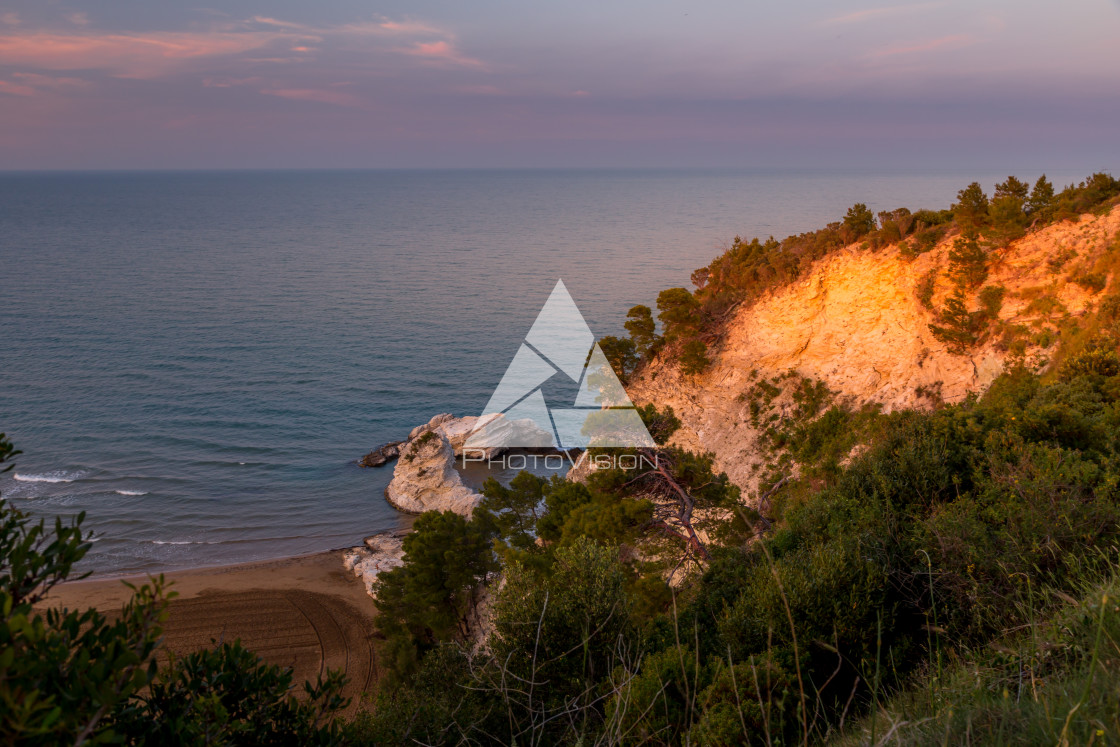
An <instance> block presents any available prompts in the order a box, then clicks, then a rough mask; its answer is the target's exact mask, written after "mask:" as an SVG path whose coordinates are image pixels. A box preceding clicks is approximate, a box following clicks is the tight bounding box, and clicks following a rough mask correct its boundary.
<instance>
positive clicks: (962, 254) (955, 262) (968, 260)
mask: <svg viewBox="0 0 1120 747" xmlns="http://www.w3.org/2000/svg"><path fill="white" fill-rule="evenodd" d="M949 277H950V278H952V279H953V282H955V283H956V284H957V286H958V287H960V288H964V289H972V288H979V287H980V285H982V284H983V282H984V281H985V280H986V279H987V278H988V255H987V253H985V252H984V250H983V249H981V248H980V243H979V242H978V241H977V240H976V236H975V235H964V236H961V237H959V238H957V240H956V241H954V242H953V248H952V249H950V250H949Z"/></svg>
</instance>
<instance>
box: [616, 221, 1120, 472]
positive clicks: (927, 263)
mask: <svg viewBox="0 0 1120 747" xmlns="http://www.w3.org/2000/svg"><path fill="white" fill-rule="evenodd" d="M1118 233H1120V208H1115V209H1113V210H1112V212H1111V213H1109V214H1106V215H1103V216H1091V215H1085V216H1082V217H1081V219H1080V220H1078V221H1066V222H1063V223H1059V224H1055V225H1052V226H1049V227H1047V228H1044V229H1042V230H1040V231H1038V232H1036V233H1033V234H1031V235H1029V236H1027V237H1025V238H1023V239H1020V240H1019V241H1017V242H1015V243H1013V244H1012V245H1011V246H1010V247H1008V248H1006V249H1003V250H1000V251H998V252H996V253H994V254H993V256H992V258H991V261H990V263H989V276H988V280H987V281H986V284H988V285H1002V286H1004V287H1005V288H1006V291H1007V292H1006V296H1005V298H1004V302H1003V307H1002V309H1001V311H1000V313H999V318H1000V320H1001V321H1002V322H1006V323H1007V324H1012V325H1023V326H1024V327H1025V328H1026V330H1027V332H1029V333H1035V334H1034V336H1035V338H1036V339H1035V341H1034V342H1033V344H1032V346H1031V347H1029V348H1028V351H1027V357H1028V358H1034V359H1036V360H1038V361H1039V362H1040V363H1042V362H1043V361H1044V360H1045V359H1046V357H1047V354H1048V352H1050V351H1049V350H1048V347H1047V346H1048V345H1049V344H1050V343H1048V342H1047V340H1046V339H1045V338H1046V335H1045V334H1038V333H1042V332H1044V330H1046V329H1048V328H1053V327H1054V326H1055V325H1056V324H1057V323H1058V321H1059V320H1060V319H1059V318H1061V317H1064V318H1069V317H1072V318H1077V317H1080V316H1084V315H1086V314H1088V313H1091V311H1092V310H1093V308H1094V306H1095V303H1096V301H1097V299H1098V298H1099V296H1100V295H1101V294H1100V293H1099V292H1098V293H1094V292H1093V291H1092V290H1091V289H1089V290H1087V289H1086V288H1084V287H1082V286H1081V285H1078V284H1077V283H1076V282H1074V280H1073V278H1075V277H1078V276H1079V275H1083V274H1084V273H1085V272H1089V271H1093V270H1094V269H1097V270H1099V268H1100V264H1101V262H1102V258H1103V257H1104V256H1105V255H1106V254H1107V253H1108V252H1109V250H1110V249H1111V248H1113V247H1114V246H1115V242H1116V241H1117V240H1118ZM951 245H952V239H949V240H946V241H943V242H942V243H941V244H939V245H938V246H937V247H936V248H935V249H933V250H932V251H929V252H926V253H925V254H922V255H920V256H919V257H918V258H917V259H914V260H912V261H910V260H907V259H906V258H905V257H904V256H902V255H901V254H900V251H899V247H898V246H893V247H888V248H886V249H883V250H880V251H871V250H868V249H861V248H860V247H859V246H856V245H853V246H850V247H847V248H846V249H844V250H842V251H840V252H838V253H836V254H833V255H832V256H830V257H827V258H825V259H823V260H821V261H819V262H818V263H817V264H816V265H814V267H813V268H812V270H811V272H810V273H809V274H808V276H807V277H805V278H803V279H801V280H800V281H798V282H796V283H794V284H792V285H789V286H786V287H782V288H778V289H776V290H774V291H772V292H771V293H769V294H768V295H767V296H765V297H763V298H761V299H759V300H758V301H756V302H755V303H753V304H752V305H750V306H744V307H740V308H739V309H738V310H737V312H736V313H735V315H734V317H733V319H732V320H731V321H730V322H729V325H728V330H727V334H726V335H725V336H724V339H723V340H722V341H721V343H720V344H719V345H718V347H717V348H716V349H714V350H712V351H710V352H709V357H710V358H711V359H712V362H713V363H712V366H711V367H710V368H709V369H708V370H707V371H705V372H704V373H703V374H701V375H699V376H697V377H685V376H682V375H681V374H680V371H679V369H678V368H677V366H676V364H675V362H672V361H669V360H665V359H657V360H655V361H653V362H652V363H651V364H650V365H648V366H647V367H646V368H645V369H644V370H643V371H642V373H641V374H640V376H639V377H638V378H637V381H635V382H634V383H633V384H632V386H631V387H630V388H629V392H630V395H631V397H632V398H633V399H634V400H635V402H637V403H639V404H645V403H649V402H652V403H655V404H657V405H658V406H664V405H671V406H672V407H673V409H674V410H675V411H676V413H677V415H678V417H680V418H681V421H682V422H683V424H684V425H683V427H682V428H681V430H680V431H679V432H678V433H677V435H676V436H675V437H674V442H675V443H677V444H679V445H681V446H683V447H686V448H689V449H694V450H702V451H711V452H714V453H715V455H716V462H717V467H718V468H719V469H722V470H724V471H726V472H727V473H728V476H730V477H731V478H732V480H734V481H735V482H736V483H737V484H739V485H740V486H741V487H743V488H744V489H745V490H747V491H751V490H754V489H755V487H756V485H755V484H754V481H753V479H752V474H753V473H752V471H751V469H750V465H751V463H752V462H754V461H756V460H755V459H754V458H753V457H754V456H755V453H756V451H757V450H756V448H755V443H756V439H757V437H758V435H759V433H758V432H757V431H756V430H755V429H753V428H751V426H750V415H749V412H748V408H749V405H748V402H747V396H746V393H747V392H748V390H750V389H751V387H752V386H753V385H754V383H755V382H756V381H758V380H759V379H761V378H771V377H775V376H779V375H781V374H784V373H786V372H788V371H791V370H792V371H796V372H798V373H800V374H801V375H802V376H805V377H808V378H811V379H817V380H820V381H823V382H825V384H826V385H827V386H828V387H829V389H831V390H832V391H833V392H835V393H836V394H837V395H838V396H841V397H844V398H847V399H848V401H849V402H851V403H852V404H854V405H861V404H865V403H878V404H881V405H882V406H883V409H884V410H885V411H888V412H889V411H891V410H895V409H899V408H910V407H928V406H929V405H930V403H931V398H930V395H931V394H934V395H935V396H936V394H938V393H939V395H940V398H941V399H943V400H944V401H946V402H957V401H959V400H961V399H963V398H964V397H965V396H967V395H968V393H970V392H979V391H983V390H984V389H986V388H987V387H988V386H989V385H990V384H991V382H992V381H993V380H994V379H995V378H996V377H997V376H999V374H1000V373H1001V372H1002V371H1003V369H1004V366H1005V363H1006V360H1007V357H1008V352H1007V350H1005V349H1002V346H1001V344H1000V341H999V339H998V337H996V336H993V337H992V339H989V340H987V341H985V342H983V343H982V344H981V345H979V346H978V347H976V348H975V349H973V350H971V351H970V352H969V354H967V355H960V354H954V353H952V352H951V351H950V350H949V349H948V347H947V346H946V345H945V344H944V343H942V342H940V341H938V340H937V339H936V338H935V337H934V336H933V334H932V333H931V332H930V329H929V325H930V323H936V316H935V313H934V312H933V311H931V310H930V309H929V308H927V307H926V306H924V305H923V303H922V301H921V300H920V299H919V293H920V286H921V284H922V282H923V280H925V279H926V278H927V277H929V276H930V274H931V273H932V275H933V277H934V278H935V285H934V295H933V299H932V304H931V305H932V306H933V307H934V308H940V307H941V305H942V303H943V302H944V299H945V297H946V296H947V295H948V294H949V293H950V292H951V291H952V285H951V282H950V281H949V280H948V278H947V277H946V275H945V270H946V268H947V266H948V252H949V249H950V247H951ZM1108 281H1109V282H1110V283H1111V282H1112V281H1113V278H1112V277H1111V273H1109V274H1108ZM1112 287H1114V286H1112ZM1039 299H1044V301H1045V302H1044V303H1040V302H1039ZM1055 302H1056V303H1055ZM972 304H973V306H972V309H973V310H975V308H977V302H976V301H975V299H973V300H972ZM752 374H753V376H752Z"/></svg>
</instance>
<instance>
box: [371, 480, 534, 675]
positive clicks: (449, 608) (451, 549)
mask: <svg viewBox="0 0 1120 747" xmlns="http://www.w3.org/2000/svg"><path fill="white" fill-rule="evenodd" d="M517 500H518V498H516V497H515V498H511V499H510V501H509V502H510V503H511V504H513V503H515V502H516V501H517ZM499 502H500V501H499V500H496V501H495V503H499ZM484 517H485V514H484ZM511 523H512V522H511ZM412 529H413V531H412V533H410V534H409V535H408V536H407V537H405V539H404V564H403V565H402V566H400V567H399V568H394V569H392V570H390V571H386V572H384V573H381V574H379V575H378V577H377V585H376V593H377V600H376V604H377V609H378V613H379V615H378V619H377V624H378V628H379V629H380V630H381V632H382V633H383V634H384V635H385V637H386V643H385V646H384V648H383V661H384V663H385V666H386V669H387V670H388V671H389V673H390V674H391V676H395V677H400V676H402V675H405V674H407V673H410V672H412V671H414V670H415V668H416V666H417V663H418V661H419V659H420V657H421V656H422V655H423V654H424V653H425V652H426V651H428V650H429V649H431V648H432V647H433V646H435V645H436V644H437V642H438V641H440V640H446V639H449V638H453V637H456V636H460V637H461V636H465V635H467V634H468V633H469V630H470V627H469V623H468V619H469V618H468V614H469V612H470V609H471V607H472V605H473V604H474V603H475V602H476V601H477V598H478V594H479V593H480V592H481V590H482V588H483V584H484V582H485V580H486V578H487V576H488V575H489V574H490V572H491V571H492V570H494V567H495V566H494V559H493V552H492V550H491V543H492V541H493V538H494V534H495V529H494V527H493V526H492V523H491V522H489V521H487V520H486V519H485V518H481V519H480V520H479V521H476V522H471V521H467V519H465V518H463V517H462V516H460V515H459V514H456V513H454V512H451V511H444V512H442V513H440V512H436V511H428V512H426V513H423V514H420V516H419V517H417V519H416V522H415V523H414V524H413V525H412Z"/></svg>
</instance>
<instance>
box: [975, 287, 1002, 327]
mask: <svg viewBox="0 0 1120 747" xmlns="http://www.w3.org/2000/svg"><path fill="white" fill-rule="evenodd" d="M1005 295H1007V289H1006V288H1004V287H1003V286H1002V285H986V286H984V287H983V288H981V289H980V293H979V294H978V296H977V297H978V298H979V300H980V307H981V308H982V309H983V310H984V315H985V316H987V317H988V318H989V319H998V318H999V312H1000V309H1002V308H1003V297H1004V296H1005Z"/></svg>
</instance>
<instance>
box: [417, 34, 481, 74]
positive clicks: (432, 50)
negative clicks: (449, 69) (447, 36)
mask: <svg viewBox="0 0 1120 747" xmlns="http://www.w3.org/2000/svg"><path fill="white" fill-rule="evenodd" d="M401 51H402V52H403V53H404V54H407V55H411V56H413V57H419V58H421V59H424V60H427V61H429V62H432V63H436V64H440V65H450V66H453V67H473V68H478V69H486V63H485V62H483V61H482V60H476V59H475V58H473V57H467V56H465V55H462V54H460V53H459V52H458V51H456V49H455V47H453V46H452V45H451V42H448V41H443V40H441V41H433V42H415V43H414V44H413V45H412V46H411V47H409V48H407V49H402V50H401Z"/></svg>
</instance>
